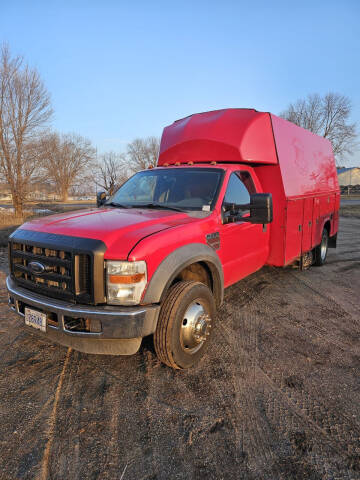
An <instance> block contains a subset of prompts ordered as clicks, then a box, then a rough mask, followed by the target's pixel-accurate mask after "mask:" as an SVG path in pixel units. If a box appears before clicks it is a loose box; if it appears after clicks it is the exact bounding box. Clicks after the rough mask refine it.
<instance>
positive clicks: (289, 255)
mask: <svg viewBox="0 0 360 480" xmlns="http://www.w3.org/2000/svg"><path fill="white" fill-rule="evenodd" d="M303 204H304V200H303V199H300V200H288V201H287V203H286V220H285V260H284V264H285V265H286V264H288V263H290V262H291V261H292V260H294V259H295V258H296V257H299V256H300V255H301V242H302V223H303Z"/></svg>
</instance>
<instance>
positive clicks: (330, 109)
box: [280, 92, 357, 159]
mask: <svg viewBox="0 0 360 480" xmlns="http://www.w3.org/2000/svg"><path fill="white" fill-rule="evenodd" d="M350 113H351V101H350V99H349V98H348V97H346V96H345V95H340V94H338V93H331V92H330V93H327V94H326V95H324V96H320V95H318V94H312V95H308V96H307V97H306V98H304V99H300V100H297V101H296V102H295V103H292V104H290V105H289V106H288V108H287V109H286V110H285V111H284V112H282V113H281V114H280V116H281V117H282V118H285V119H286V120H289V121H290V122H293V123H295V124H296V125H298V126H300V127H303V128H306V129H308V130H310V131H311V132H313V133H316V134H317V135H321V136H323V137H325V138H327V139H329V140H330V141H331V143H332V147H333V150H334V154H335V156H336V158H337V159H341V158H342V157H343V155H344V154H346V153H353V151H354V149H355V148H356V146H357V143H356V138H357V132H356V124H355V123H351V122H350V121H349V118H350Z"/></svg>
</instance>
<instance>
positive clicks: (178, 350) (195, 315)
mask: <svg viewBox="0 0 360 480" xmlns="http://www.w3.org/2000/svg"><path fill="white" fill-rule="evenodd" d="M215 312H216V307H215V300H214V297H213V295H212V293H211V291H210V289H209V288H208V287H207V286H206V285H204V284H203V283H200V282H178V283H176V284H175V285H173V286H172V287H171V288H170V290H169V293H168V295H167V297H166V298H165V300H164V302H163V305H162V307H161V310H160V314H159V319H158V323H157V327H156V331H155V333H154V346H155V351H156V354H157V356H158V358H159V360H161V361H162V362H163V363H165V364H166V365H168V366H169V367H172V368H177V369H181V368H189V367H191V366H192V365H194V364H195V363H197V362H198V361H199V360H200V358H201V357H202V356H203V355H204V353H205V350H206V347H207V344H208V342H209V338H210V334H211V331H212V327H213V322H214V318H215Z"/></svg>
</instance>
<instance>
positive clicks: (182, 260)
mask: <svg viewBox="0 0 360 480" xmlns="http://www.w3.org/2000/svg"><path fill="white" fill-rule="evenodd" d="M196 262H203V263H205V264H206V265H207V267H208V268H209V270H210V274H211V280H212V286H213V294H214V297H215V301H216V305H217V306H220V305H221V304H222V302H223V298H224V273H223V269H222V265H221V261H220V259H219V256H218V255H217V253H216V252H215V250H214V249H213V248H211V247H209V246H208V245H204V244H203V243H190V244H188V245H185V246H183V247H180V248H177V249H176V250H174V251H173V252H171V253H170V254H169V255H168V256H167V257H166V258H165V259H164V260H163V261H162V262H161V263H160V265H159V266H158V267H157V269H156V270H155V272H154V274H153V276H152V277H151V280H150V282H149V284H148V286H147V289H146V292H145V295H144V298H143V301H142V303H144V304H149V303H159V302H161V301H162V300H163V299H164V297H165V295H166V293H167V291H168V289H169V287H170V285H171V284H172V282H173V280H174V279H175V278H176V276H177V275H178V274H179V273H180V272H181V270H183V269H184V268H185V267H187V266H189V265H191V264H192V263H196Z"/></svg>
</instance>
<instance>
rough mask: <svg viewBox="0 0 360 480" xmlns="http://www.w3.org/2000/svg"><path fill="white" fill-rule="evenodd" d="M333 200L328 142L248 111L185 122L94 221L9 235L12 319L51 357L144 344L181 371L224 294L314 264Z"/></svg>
mask: <svg viewBox="0 0 360 480" xmlns="http://www.w3.org/2000/svg"><path fill="white" fill-rule="evenodd" d="M339 199H340V196H339V186H338V181H337V174H336V169H335V162H334V157H333V152H332V148H331V144H330V142H329V141H328V140H326V139H324V138H321V137H318V136H317V135H314V134H312V133H310V132H308V131H306V130H304V129H302V128H299V127H297V126H295V125H294V124H292V123H290V122H287V121H285V120H283V119H281V118H278V117H276V116H275V115H272V114H270V113H264V112H258V111H256V110H253V109H226V110H218V111H212V112H206V113H200V114H195V115H190V116H189V117H186V118H183V119H181V120H178V121H175V122H174V123H173V124H172V125H170V126H168V127H166V128H165V129H164V132H163V135H162V140H161V147H160V153H159V159H158V164H157V167H156V168H153V169H148V170H145V171H141V172H138V173H136V174H135V175H134V176H133V177H131V178H130V179H129V180H128V181H127V182H125V183H124V184H123V185H122V186H121V187H120V188H119V189H118V190H117V192H116V193H115V194H114V195H113V196H112V197H110V198H108V199H106V198H104V194H100V195H99V196H98V207H99V208H97V209H91V210H83V211H76V212H72V213H66V214H60V215H53V216H49V217H45V218H44V217H43V218H39V219H37V220H32V221H30V222H27V223H25V224H24V225H22V226H21V227H20V228H19V229H17V230H16V231H15V232H14V233H13V234H12V235H11V237H10V239H9V255H10V275H9V276H8V278H7V288H8V292H9V305H10V308H11V309H12V310H14V311H15V312H17V313H18V314H20V315H21V316H22V317H23V318H24V323H25V325H27V326H28V328H29V329H30V330H33V331H35V329H36V330H37V331H38V332H39V334H41V335H44V336H46V337H47V338H49V339H50V340H53V341H55V342H58V343H60V344H62V345H65V346H70V347H73V348H74V349H77V350H80V351H83V352H87V353H102V354H113V355H130V354H133V353H136V352H137V351H138V349H139V347H140V344H141V341H142V339H143V338H144V337H146V336H148V335H153V341H154V347H155V350H156V353H157V355H158V357H159V359H160V360H161V361H162V362H163V363H165V364H167V365H169V366H171V367H173V368H187V367H190V366H191V365H193V364H194V363H196V362H197V361H198V360H199V359H200V357H202V356H203V354H204V351H205V350H206V347H207V344H208V342H209V338H210V336H211V332H212V329H213V324H214V320H215V314H216V309H217V308H218V307H219V306H220V305H221V303H222V302H223V293H224V288H226V287H228V286H229V285H232V284H234V283H235V282H238V281H239V280H241V279H242V278H244V277H246V276H247V275H250V274H251V273H253V272H255V271H257V270H259V269H260V268H262V267H263V266H264V265H274V266H277V267H283V266H286V265H289V264H293V263H296V262H297V263H298V264H299V265H300V266H302V265H309V264H311V263H313V264H315V265H318V266H320V265H322V264H323V263H324V262H325V259H326V255H327V250H328V247H336V237H337V231H338V221H339V203H340V202H339Z"/></svg>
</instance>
